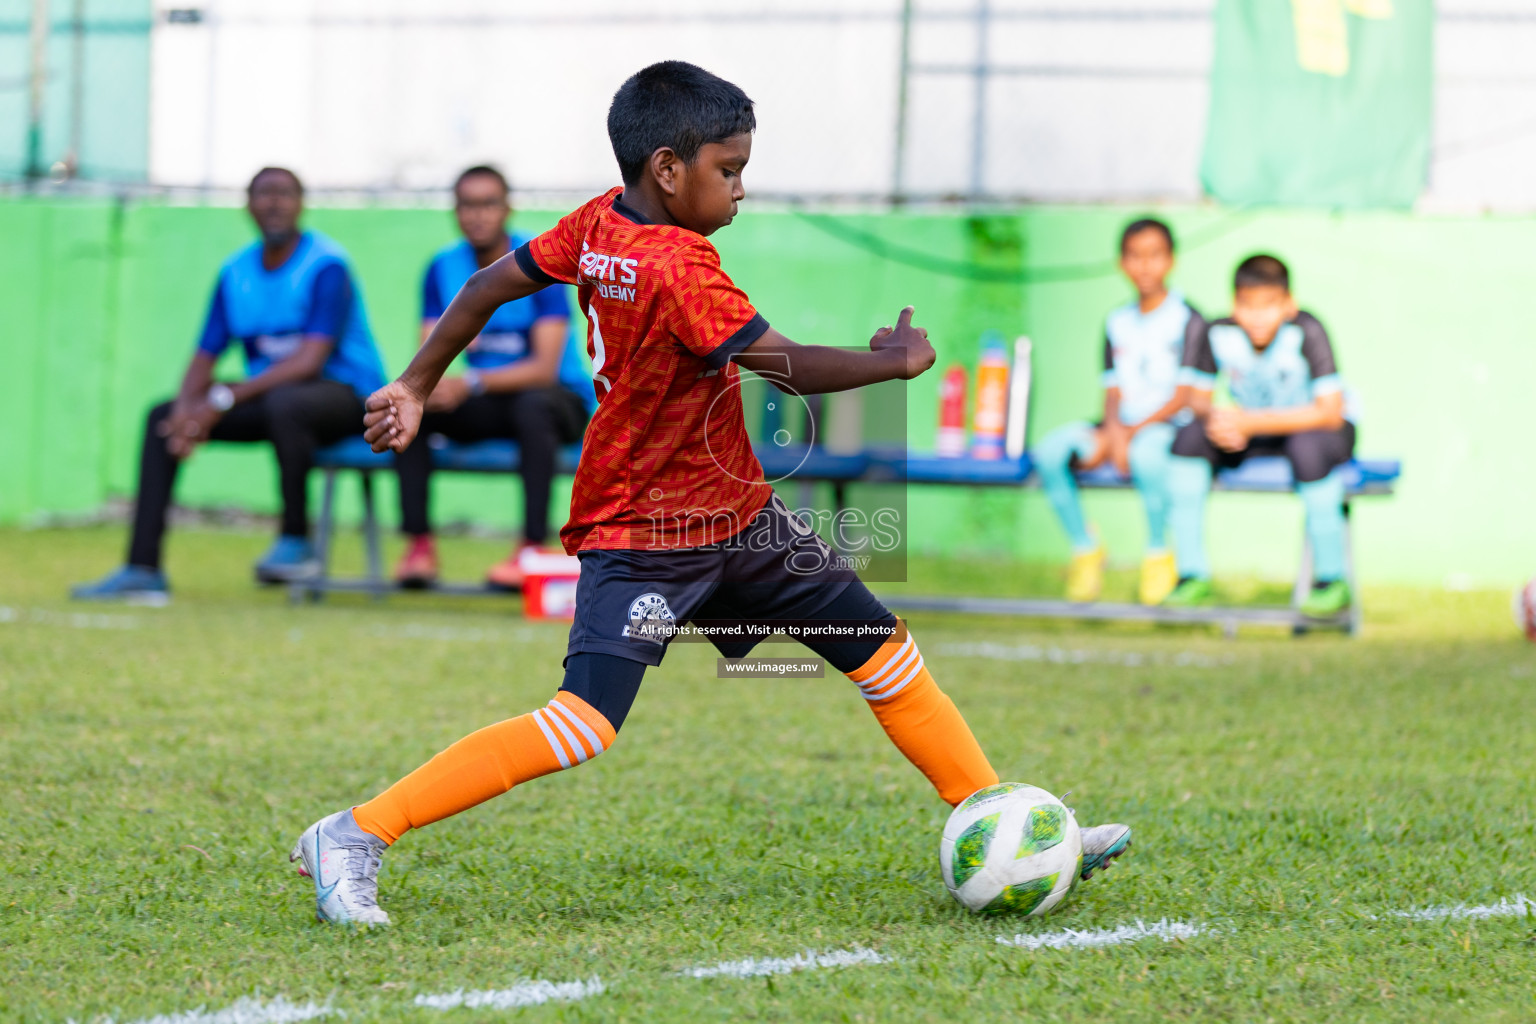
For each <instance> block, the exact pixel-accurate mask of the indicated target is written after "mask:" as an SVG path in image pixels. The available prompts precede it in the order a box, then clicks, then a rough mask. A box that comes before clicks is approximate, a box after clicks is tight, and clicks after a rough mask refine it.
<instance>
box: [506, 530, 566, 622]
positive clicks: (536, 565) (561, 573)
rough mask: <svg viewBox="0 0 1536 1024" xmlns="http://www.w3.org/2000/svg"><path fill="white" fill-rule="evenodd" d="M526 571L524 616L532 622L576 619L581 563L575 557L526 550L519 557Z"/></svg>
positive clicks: (524, 578) (524, 577)
mask: <svg viewBox="0 0 1536 1024" xmlns="http://www.w3.org/2000/svg"><path fill="white" fill-rule="evenodd" d="M517 563H518V565H520V566H521V567H522V570H523V614H524V615H526V616H527V617H528V618H530V619H565V620H567V621H569V620H570V619H573V618H575V617H576V579H577V577H579V576H580V575H581V563H580V562H579V561H577V560H576V557H575V556H574V555H567V554H564V553H552V552H548V551H539V550H537V549H535V548H526V549H524V550H523V553H522V554H521V555H519V556H518V559H517Z"/></svg>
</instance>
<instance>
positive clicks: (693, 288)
mask: <svg viewBox="0 0 1536 1024" xmlns="http://www.w3.org/2000/svg"><path fill="white" fill-rule="evenodd" d="M662 284H663V286H664V288H665V292H666V304H665V306H664V308H663V313H662V315H663V317H664V319H665V322H666V324H667V327H668V328H669V329H670V330H671V331H672V333H673V335H675V336H676V337H677V340H678V341H680V342H682V344H683V347H685V348H686V349H688V351H689V352H692V353H693V354H694V355H696V356H698V357H699V358H700V359H703V360H704V361H705V362H706V363H708V364H709V366H710V367H711V368H713V369H716V370H718V369H720V368H721V367H723V366H724V365H725V364H726V363H728V362H729V361H730V359H731V357H732V356H734V355H735V354H736V353H738V352H740V351H741V350H742V349H744V348H746V347H747V346H748V345H750V344H752V343H753V342H754V341H756V340H757V339H758V338H761V337H762V336H763V335H764V334H766V333H767V332H768V321H767V320H765V319H763V315H762V314H761V313H759V312H758V311H757V310H756V309H754V308H753V307H752V302H751V300H749V299H748V298H747V293H746V292H744V291H742V290H741V289H740V288H738V287H736V283H735V282H734V281H732V280H731V279H730V278H729V277H727V276H726V273H725V271H724V270H722V269H720V255H719V253H717V252H715V249H714V247H713V246H711V245H709V244H708V243H703V244H698V245H690V246H687V247H685V248H683V249H681V250H679V251H678V253H677V255H676V256H675V257H673V259H672V261H671V262H670V263H669V264H668V265H667V268H666V270H665V272H664V274H663V280H662Z"/></svg>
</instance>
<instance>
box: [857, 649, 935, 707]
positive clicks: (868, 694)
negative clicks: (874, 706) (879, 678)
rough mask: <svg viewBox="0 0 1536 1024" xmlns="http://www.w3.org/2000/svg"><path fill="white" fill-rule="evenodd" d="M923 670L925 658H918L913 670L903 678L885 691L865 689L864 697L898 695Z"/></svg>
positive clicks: (879, 698) (879, 697) (873, 697)
mask: <svg viewBox="0 0 1536 1024" xmlns="http://www.w3.org/2000/svg"><path fill="white" fill-rule="evenodd" d="M922 671H923V659H922V658H918V659H917V664H916V665H914V666H913V667H912V671H910V672H908V673H907V674H906V675H905V676H903V677H902V678H901V679H899V680H897V681H896V682H895V683H894V684H892V685H891V687H890V688H889V689H887V690H884V691H882V692H880V693H871V692H870V691H868V690H865V691H863V692H864V699H865V700H885V699H886V698H888V697H894V696H896V694H898V693H900V692H901V691H902V690H904V689H906V687H907V684H908V683H910V682H911V681H912V680H914V679H916V678H917V677H918V674H919V673H921V672H922Z"/></svg>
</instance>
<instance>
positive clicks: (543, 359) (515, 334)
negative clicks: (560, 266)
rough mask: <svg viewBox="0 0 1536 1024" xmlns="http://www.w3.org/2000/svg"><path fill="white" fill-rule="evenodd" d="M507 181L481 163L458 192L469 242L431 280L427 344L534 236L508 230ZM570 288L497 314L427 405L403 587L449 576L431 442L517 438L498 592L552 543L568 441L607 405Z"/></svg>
mask: <svg viewBox="0 0 1536 1024" xmlns="http://www.w3.org/2000/svg"><path fill="white" fill-rule="evenodd" d="M508 194H509V189H508V186H507V179H506V178H504V177H503V176H502V174H501V172H500V171H498V170H496V169H495V168H494V167H483V166H482V167H471V168H470V169H469V170H467V171H465V172H464V173H463V174H461V175H459V180H458V181H457V182H455V184H454V186H453V198H454V214H455V216H456V217H457V218H458V222H459V231H460V233H461V234H463V236H464V238H463V240H462V241H459V242H455V243H454V244H453V245H450V246H448V247H447V248H446V249H443V250H442V251H441V252H439V253H438V254H437V255H436V256H435V257H433V259H432V262H431V263H430V264H429V265H428V266H427V273H426V278H425V280H424V281H423V282H422V299H421V337H422V340H426V337H427V335H428V334H429V333H430V332H431V330H432V325H433V324H435V323H437V320H438V317H440V316H442V315H443V310H444V309H446V308H447V307H448V303H449V302H450V301H452V299H453V297H454V296H455V295H457V294H458V292H459V289H460V288H462V287H464V282H466V281H468V280H469V278H470V275H472V274H474V273H475V271H477V270H480V269H482V268H484V267H488V266H490V265H491V264H492V263H494V262H496V261H497V260H498V259H500V258H501V257H503V256H505V255H506V254H507V253H509V252H511V251H512V250H513V249H515V248H517V247H518V246H520V245H522V244H523V243H524V242H526V241H527V239H526V238H525V237H523V236H521V235H516V234H509V233H508V232H507V218H508V217H510V216H511V215H512V207H511V205H510V204H509V203H508V201H507V197H508ZM567 292H568V289H566V288H545V289H543V290H542V291H538V292H535V293H534V294H533V295H530V296H529V297H527V298H525V299H518V300H516V301H514V302H509V303H507V304H506V305H504V306H502V307H501V308H499V309H497V310H496V312H495V313H494V314H493V315H492V316H491V319H490V322H489V323H487V324H486V325H485V330H483V331H481V332H480V336H479V337H477V338H476V339H475V340H474V341H473V342H471V343H470V346H469V348H468V349H466V350H465V352H464V360H465V363H466V364H467V365H466V366H465V368H464V372H463V373H461V374H459V375H458V376H454V377H444V378H443V379H442V381H440V382H439V383H438V385H437V388H436V390H434V391H433V392H432V394H431V396H430V397H429V398H428V399H427V407H426V408H427V412H426V416H425V418H424V419H423V420H422V424H421V431H420V433H418V434H417V435H416V442H415V443H414V444H413V445H411V447H409V448H407V449H406V450H405V451H403V452H401V453H400V455H399V457H398V459H397V463H396V464H397V465H398V467H399V471H400V513H401V514H400V519H401V527H402V529H403V531H404V533H405V534H406V536H407V537H408V538H410V543H409V544H408V546H407V548H406V552H405V556H404V557H403V558H402V559H401V561H400V565H399V567H398V568H397V569H396V571H395V579H396V580H397V581H399V583H400V584H401V585H402V586H406V587H425V586H430V585H431V584H432V583H433V582H434V581H435V580H436V579H437V572H438V563H437V550H436V547H435V546H434V545H433V543H432V521H431V517H430V515H429V513H428V508H427V501H428V494H429V488H430V480H431V473H432V455H431V448H430V446H429V444H428V438H429V437H430V436H432V435H434V434H436V435H441V436H443V437H446V438H448V439H449V440H452V441H482V440H486V439H489V438H510V439H511V440H514V441H516V442H517V443H518V447H519V448H520V450H521V452H522V476H523V540H522V544H520V545H519V546H518V547H517V548H516V549H514V550H513V552H512V554H511V555H510V556H509V557H508V558H507V559H506V560H504V561H502V562H499V563H497V564H496V565H494V566H492V567H491V569H490V571H489V572H488V573H487V575H486V582H487V583H488V584H489V585H490V586H492V587H494V588H497V589H504V590H513V589H517V588H519V587H521V586H522V582H523V573H522V569H521V568H520V567H519V565H518V554H519V553H520V552H521V550H522V548H523V547H529V546H533V547H537V546H539V545H542V544H543V543H544V542H545V541H546V539H547V538H548V537H549V501H550V487H551V485H552V483H553V481H554V477H555V457H556V455H557V454H558V452H559V449H560V446H561V445H563V444H569V443H571V442H572V441H576V440H578V439H580V437H581V433H582V431H583V430H584V429H585V428H586V425H587V419H588V418H589V417H590V415H591V412H592V409H593V408H594V407H595V406H596V405H597V396H596V394H595V393H594V392H593V389H592V381H591V379H590V378H589V377H588V376H587V371H586V368H585V367H584V366H583V364H582V362H581V357H580V355H579V354H578V348H577V343H576V339H575V336H574V335H573V334H572V333H571V329H570V328H571V323H570V304H569V297H568V295H567Z"/></svg>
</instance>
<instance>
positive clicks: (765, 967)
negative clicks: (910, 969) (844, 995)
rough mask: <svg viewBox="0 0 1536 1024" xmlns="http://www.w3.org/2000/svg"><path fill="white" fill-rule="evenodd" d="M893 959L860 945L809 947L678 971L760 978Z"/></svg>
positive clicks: (690, 975) (687, 974)
mask: <svg viewBox="0 0 1536 1024" xmlns="http://www.w3.org/2000/svg"><path fill="white" fill-rule="evenodd" d="M894 962H895V959H894V958H893V957H888V956H883V955H881V954H879V953H876V952H875V951H874V950H872V949H865V948H864V947H863V946H855V947H854V948H852V949H833V950H828V951H827V952H825V953H817V952H816V951H814V950H810V949H808V950H806V951H805V952H804V953H796V954H795V955H794V956H785V957H751V958H749V959H746V960H722V961H720V962H719V963H717V964H707V965H702V966H697V967H684V968H683V969H682V970H680V971H678V972H677V973H678V974H679V975H680V976H681V977H684V978H761V977H763V976H765V975H769V974H789V973H791V972H792V971H809V970H815V969H817V968H822V967H856V966H859V965H861V964H888V963H894Z"/></svg>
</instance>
